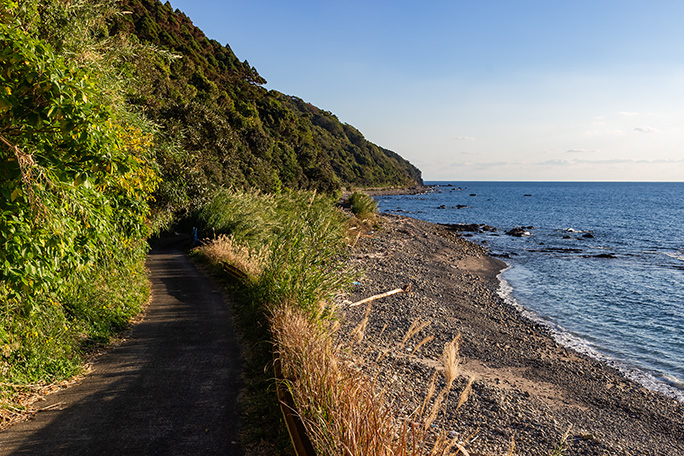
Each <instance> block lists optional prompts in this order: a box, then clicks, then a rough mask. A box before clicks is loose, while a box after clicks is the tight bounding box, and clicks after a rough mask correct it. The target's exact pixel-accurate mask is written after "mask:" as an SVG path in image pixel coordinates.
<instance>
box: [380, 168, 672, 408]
mask: <svg viewBox="0 0 684 456" xmlns="http://www.w3.org/2000/svg"><path fill="white" fill-rule="evenodd" d="M428 184H436V185H438V186H437V187H436V188H435V191H434V192H433V193H428V194H423V195H412V196H383V197H378V198H377V199H378V204H379V209H380V211H383V212H392V213H398V214H406V215H409V216H411V217H415V218H420V219H423V220H427V221H431V222H437V223H479V224H487V225H491V226H493V227H496V228H497V229H498V231H497V232H495V233H482V234H476V235H474V236H473V238H472V240H473V241H474V242H478V243H486V244H487V246H488V247H489V249H490V250H491V252H492V253H493V254H495V255H502V259H503V260H504V261H505V262H506V263H507V264H508V265H509V268H508V269H507V270H505V271H504V272H503V274H502V276H501V278H502V291H501V292H502V294H503V295H504V297H505V298H506V299H509V300H510V302H511V303H512V304H513V305H516V306H518V307H519V308H520V309H521V311H523V312H525V313H526V314H527V315H528V316H531V317H532V318H534V319H536V320H539V321H541V322H543V323H544V324H546V325H548V326H549V328H550V329H551V331H552V333H553V334H554V337H556V339H557V340H558V341H559V342H561V343H563V344H565V345H569V346H571V347H573V348H575V349H577V350H580V351H582V352H585V353H588V354H590V355H592V356H595V357H597V358H600V359H602V360H604V361H606V362H608V363H610V364H612V365H614V366H615V367H618V368H619V369H621V370H622V371H624V372H625V373H626V374H627V375H628V376H630V377H631V378H633V379H635V380H637V381H639V382H641V383H642V384H644V385H645V386H647V387H648V388H651V389H654V390H658V391H662V392H664V393H666V394H668V395H670V396H673V397H676V398H678V399H679V400H682V401H684V183H585V182H583V183H579V182H578V183H565V182H564V183H559V182H553V183H551V182H544V183H540V182H428ZM461 206H466V207H461ZM459 207H461V208H459ZM520 226H523V227H534V228H533V229H532V228H528V229H527V231H528V232H529V236H523V237H513V236H509V235H506V234H504V232H505V231H508V230H510V229H512V228H515V227H520ZM599 255H601V256H603V257H599ZM606 256H608V258H606Z"/></svg>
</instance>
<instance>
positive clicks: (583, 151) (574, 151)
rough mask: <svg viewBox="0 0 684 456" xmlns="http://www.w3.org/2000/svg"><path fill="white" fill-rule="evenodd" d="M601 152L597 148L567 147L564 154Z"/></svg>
mask: <svg viewBox="0 0 684 456" xmlns="http://www.w3.org/2000/svg"><path fill="white" fill-rule="evenodd" d="M599 152H601V151H600V150H598V149H568V150H566V151H565V153H566V154H595V153H599Z"/></svg>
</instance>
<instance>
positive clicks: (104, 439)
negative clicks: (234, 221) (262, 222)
mask: <svg viewBox="0 0 684 456" xmlns="http://www.w3.org/2000/svg"><path fill="white" fill-rule="evenodd" d="M147 265H148V267H149V269H150V271H151V281H152V302H151V304H150V306H149V308H148V310H147V314H146V316H145V319H144V320H143V321H142V322H141V323H139V324H137V325H136V326H135V327H134V328H133V330H132V333H131V336H130V338H129V339H127V340H126V341H125V342H123V343H122V344H121V345H119V346H117V347H115V348H114V349H113V350H112V351H111V352H109V353H107V354H105V355H103V356H102V357H101V358H100V359H98V360H97V362H96V363H95V365H94V368H93V371H92V372H91V373H90V374H89V375H88V376H87V377H86V378H85V380H84V381H83V382H82V383H80V384H78V385H76V386H73V387H71V388H69V389H66V390H64V391H61V392H59V393H56V394H54V395H51V396H48V399H47V400H46V401H45V402H42V403H41V404H40V406H41V408H43V409H45V408H46V407H47V410H44V411H41V412H38V413H37V414H36V416H35V417H34V418H33V419H32V420H30V421H27V422H23V423H18V424H16V425H14V426H12V427H10V428H9V429H7V430H5V431H2V432H0V455H23V454H27V455H70V456H72V455H126V456H136V455H214V454H221V455H233V454H237V455H239V454H241V453H242V452H241V451H240V449H239V447H238V446H237V444H236V441H237V430H238V429H237V423H238V418H239V415H238V411H237V394H238V391H239V387H240V366H241V360H240V352H239V347H238V343H237V339H236V337H235V333H234V331H233V327H232V321H231V315H230V312H229V309H228V306H227V304H226V302H225V300H224V296H223V294H222V293H221V292H220V291H219V290H218V289H217V288H216V287H215V286H214V285H213V284H212V283H211V282H210V281H209V280H208V279H207V278H206V277H205V276H204V275H203V274H202V273H201V272H200V271H198V270H197V269H196V268H195V266H194V265H193V264H192V263H191V262H190V261H189V260H188V259H187V258H186V257H185V255H183V253H181V252H180V251H179V250H177V249H174V248H173V247H166V248H164V247H161V248H156V249H154V250H153V251H152V252H151V254H150V256H149V258H148V262H147Z"/></svg>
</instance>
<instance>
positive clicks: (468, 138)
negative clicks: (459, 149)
mask: <svg viewBox="0 0 684 456" xmlns="http://www.w3.org/2000/svg"><path fill="white" fill-rule="evenodd" d="M454 139H455V140H456V141H475V140H476V139H475V138H474V137H472V136H456V137H455V138H454Z"/></svg>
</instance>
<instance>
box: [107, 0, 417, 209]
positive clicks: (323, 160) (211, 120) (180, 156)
mask: <svg viewBox="0 0 684 456" xmlns="http://www.w3.org/2000/svg"><path fill="white" fill-rule="evenodd" d="M121 9H122V10H123V11H126V12H130V13H131V14H123V15H120V16H119V17H118V18H117V20H116V21H115V23H114V24H113V25H112V29H111V33H112V35H115V34H117V33H120V32H129V33H133V34H135V35H137V37H138V38H139V39H140V40H141V42H143V43H146V44H149V45H153V46H155V47H156V48H157V49H159V50H163V51H168V54H166V55H164V54H163V53H159V52H157V53H156V54H154V56H153V57H150V56H149V55H147V57H146V58H144V59H143V58H141V59H138V60H137V61H136V62H135V67H136V69H137V71H138V73H139V79H140V80H142V81H143V82H146V87H145V90H144V91H142V92H140V91H139V92H138V93H134V94H131V101H132V102H133V103H134V104H136V105H138V106H140V107H141V108H142V110H143V112H144V113H145V114H146V115H147V116H148V117H149V118H151V119H152V120H153V121H155V122H157V123H158V124H159V125H161V126H162V127H163V130H164V132H165V134H166V135H167V138H170V139H171V140H172V142H173V143H174V144H175V145H176V146H178V147H176V148H175V149H174V152H173V153H171V152H169V153H166V154H163V155H161V156H160V157H158V161H159V162H160V164H161V165H162V171H163V174H164V175H163V176H162V177H163V181H164V182H165V184H162V187H163V188H164V187H166V188H167V190H168V191H167V192H166V193H165V194H162V195H161V196H162V197H163V198H162V200H165V201H166V202H167V203H168V204H170V205H171V206H173V207H175V208H176V209H182V208H183V207H184V206H186V205H189V204H190V205H192V204H193V203H192V200H193V199H197V198H199V199H202V198H203V195H205V190H206V189H208V188H212V187H215V186H216V185H222V186H237V187H255V188H259V189H261V190H264V191H277V190H279V189H281V188H283V187H287V188H291V189H317V190H321V191H325V192H331V191H335V190H337V189H339V188H340V187H343V186H350V185H351V186H357V187H358V186H360V187H366V186H413V185H416V184H421V183H422V180H421V175H420V171H419V170H418V169H416V168H415V167H414V166H412V165H411V164H410V163H409V162H407V161H406V160H404V159H403V158H401V157H400V156H399V155H397V154H395V153H393V152H391V151H388V150H385V149H383V148H381V147H378V146H376V145H374V144H372V143H370V142H368V141H366V140H365V139H364V137H363V135H362V134H361V133H360V132H359V131H358V130H356V129H355V128H354V127H352V126H350V125H347V124H343V123H341V122H340V121H339V120H338V119H337V117H335V115H333V114H332V113H330V112H326V111H323V110H321V109H319V108H317V107H315V106H313V105H311V104H309V103H306V102H304V101H303V100H301V99H299V98H296V97H293V96H288V95H284V94H282V93H279V92H277V91H273V90H271V91H269V90H267V89H265V88H264V87H262V85H263V84H264V83H265V82H266V81H265V80H264V79H263V78H262V77H261V76H260V75H259V74H258V72H257V70H256V69H255V68H253V67H252V66H250V65H249V63H248V62H247V61H244V62H241V61H240V60H239V59H238V58H237V57H236V56H235V54H234V53H233V52H232V51H231V49H230V48H229V47H228V46H227V45H225V46H224V45H221V44H220V43H218V42H217V41H215V40H210V39H208V38H207V37H206V36H205V35H204V33H203V32H202V31H201V30H199V29H198V28H197V27H195V26H194V25H193V24H192V22H191V20H190V19H189V18H188V17H187V16H186V15H185V14H183V13H182V12H180V11H178V10H176V11H174V10H173V9H172V7H171V5H170V4H169V3H168V2H167V3H165V4H162V3H161V2H159V1H157V0H123V1H122V2H121ZM162 193H163V192H162ZM160 202H163V201H160Z"/></svg>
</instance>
